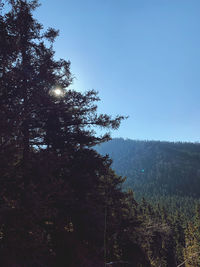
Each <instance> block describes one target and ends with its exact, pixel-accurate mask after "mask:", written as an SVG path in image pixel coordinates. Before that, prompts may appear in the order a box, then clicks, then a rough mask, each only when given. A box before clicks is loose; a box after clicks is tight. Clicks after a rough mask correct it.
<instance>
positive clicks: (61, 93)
mask: <svg viewBox="0 0 200 267" xmlns="http://www.w3.org/2000/svg"><path fill="white" fill-rule="evenodd" d="M54 94H55V95H56V96H62V95H63V91H62V90H61V89H60V88H56V89H55V90H54Z"/></svg>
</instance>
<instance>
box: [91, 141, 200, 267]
mask: <svg viewBox="0 0 200 267" xmlns="http://www.w3.org/2000/svg"><path fill="white" fill-rule="evenodd" d="M96 149H97V151H98V152H99V153H101V154H102V155H106V154H108V155H109V156H110V157H111V158H112V159H113V164H112V167H113V168H114V170H115V171H116V172H117V174H120V175H123V176H126V182H125V183H124V185H123V187H124V190H125V189H127V188H131V189H132V190H133V191H134V196H135V197H136V199H137V200H138V201H139V203H141V204H140V205H143V204H142V203H144V202H145V203H146V201H145V200H144V197H145V199H146V200H147V201H148V202H149V203H151V205H152V206H151V205H150V204H148V205H149V208H148V209H149V210H150V211H151V212H152V210H154V211H155V214H154V215H153V218H154V219H155V217H156V216H157V215H156V214H160V212H161V215H159V218H161V217H162V219H161V221H162V222H166V220H167V225H168V227H169V228H170V229H171V231H172V232H173V238H172V240H173V241H172V243H171V246H172V250H173V251H174V253H175V255H176V262H177V265H178V263H179V264H180V262H182V263H183V264H182V265H181V266H199V259H200V257H199V246H200V239H199V235H200V228H199V225H200V220H199V218H200V217H199V214H200V209H199V206H200V205H199V203H200V144H199V143H181V142H177V143H173V142H160V141H135V140H124V139H122V138H116V139H113V140H111V141H109V142H107V143H104V144H101V145H100V146H97V147H96ZM146 205H147V203H146ZM162 264H164V263H162ZM161 266H165V265H161ZM170 266H174V265H173V264H171V265H170Z"/></svg>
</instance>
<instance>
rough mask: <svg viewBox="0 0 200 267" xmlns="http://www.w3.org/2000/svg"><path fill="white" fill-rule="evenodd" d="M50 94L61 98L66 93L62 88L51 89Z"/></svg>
mask: <svg viewBox="0 0 200 267" xmlns="http://www.w3.org/2000/svg"><path fill="white" fill-rule="evenodd" d="M50 94H51V95H52V96H54V97H57V98H61V97H63V96H64V94H65V92H64V90H63V89H62V88H60V87H56V88H53V89H51V91H50Z"/></svg>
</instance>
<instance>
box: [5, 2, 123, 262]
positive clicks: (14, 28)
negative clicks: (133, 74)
mask: <svg viewBox="0 0 200 267" xmlns="http://www.w3.org/2000/svg"><path fill="white" fill-rule="evenodd" d="M8 2H9V9H8V10H3V15H2V16H1V17H0V19H1V29H0V31H1V32H0V33H1V38H0V40H1V43H2V46H1V49H2V50H1V52H2V53H1V55H2V57H1V62H0V63H1V66H0V70H1V74H2V75H1V79H0V84H1V89H0V90H1V91H0V108H1V126H2V127H1V132H0V134H1V135H0V136H1V144H0V156H1V159H2V162H3V163H5V165H3V166H2V167H1V168H0V173H1V197H2V198H1V202H0V208H1V215H0V225H1V235H2V238H1V239H0V243H1V249H0V255H1V261H2V266H12V265H14V264H15V265H16V264H18V265H20V266H22V265H23V266H34V267H35V266H41V265H44V266H66V265H68V266H80V262H81V264H82V265H81V266H90V264H92V263H91V261H92V260H91V259H92V258H94V257H96V260H95V262H96V266H98V260H100V259H101V260H102V259H103V253H102V249H103V247H104V240H103V239H104V238H103V237H104V227H105V225H104V218H105V206H107V207H108V209H109V210H112V209H111V208H110V206H112V205H113V204H111V203H113V200H114V198H116V199H119V201H120V199H121V198H123V193H122V192H121V189H120V185H121V182H122V181H121V179H120V178H118V177H117V176H115V175H114V173H112V172H110V164H111V162H110V160H109V159H108V158H107V157H102V156H100V155H99V154H98V153H97V152H95V151H94V150H93V149H92V148H91V147H92V146H94V145H96V144H98V143H101V142H103V141H105V140H108V139H109V138H110V136H109V134H107V133H106V134H105V135H103V136H100V137H98V136H97V135H96V134H95V132H94V131H95V127H101V128H112V129H116V128H118V126H119V124H120V121H121V120H122V119H123V117H120V116H119V117H116V118H114V119H112V118H111V117H110V116H108V115H105V114H100V115H97V105H96V104H95V102H96V101H99V98H98V96H97V93H96V92H95V91H89V92H86V93H85V94H82V93H79V92H75V91H70V90H67V88H68V86H69V85H70V84H71V82H72V77H71V73H70V62H69V61H65V60H63V59H61V60H57V61H56V60H55V59H54V51H53V46H52V45H53V42H54V39H55V37H56V36H57V34H58V32H57V31H56V30H54V29H51V28H49V29H48V30H47V31H46V32H43V31H42V25H41V24H40V23H38V22H37V21H36V20H35V19H34V18H33V11H34V10H35V8H37V6H38V2H37V1H36V0H34V1H25V0H24V1H22V0H10V1H8ZM46 41H49V46H47V44H46ZM56 88H57V89H56ZM55 89H56V90H59V97H58V96H57V97H56V96H55V93H56V91H55ZM5 151H7V154H6V155H5ZM5 156H6V158H5ZM4 158H5V159H4ZM106 177H110V178H109V179H108V180H109V182H106V184H107V185H106V186H107V187H109V191H110V198H111V199H113V200H112V201H111V200H107V201H106V202H105V179H107V178H106ZM106 181H107V180H106ZM111 196H112V197H111ZM117 203H118V202H117ZM116 205H117V204H116V203H115V209H116V207H117V206H116ZM111 217H112V216H111ZM111 224H112V223H111V222H110V225H111ZM71 244H74V246H73V245H71ZM66 248H67V252H66ZM78 250H79V252H78ZM99 251H100V252H99ZM75 254H78V255H79V256H77V257H73V256H72V257H71V256H70V255H75ZM89 259H90V260H89ZM84 260H85V261H86V262H85V263H83V262H84ZM62 262H63V263H62ZM62 264H64V265H62Z"/></svg>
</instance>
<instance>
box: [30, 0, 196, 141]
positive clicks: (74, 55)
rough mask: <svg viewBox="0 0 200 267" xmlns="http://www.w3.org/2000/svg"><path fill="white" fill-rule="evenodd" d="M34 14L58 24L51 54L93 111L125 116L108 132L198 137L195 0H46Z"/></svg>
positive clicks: (166, 137)
mask: <svg viewBox="0 0 200 267" xmlns="http://www.w3.org/2000/svg"><path fill="white" fill-rule="evenodd" d="M41 3H42V6H41V7H40V8H39V9H38V10H37V11H36V13H35V15H36V17H37V18H38V20H39V21H40V22H41V23H43V24H44V26H45V27H48V26H51V27H54V28H56V29H59V30H60V36H59V37H58V39H57V41H56V44H55V50H56V56H57V57H62V58H65V59H69V60H70V61H71V70H72V73H73V74H74V75H75V76H76V79H75V81H74V84H73V86H72V87H73V88H76V89H78V90H81V91H85V90H88V89H95V90H97V91H99V95H100V98H101V100H102V101H101V103H100V104H99V111H101V112H103V113H107V114H111V115H117V114H120V115H121V114H122V115H129V119H127V120H126V121H124V122H123V123H122V125H121V127H120V129H119V130H118V131H116V132H113V134H112V136H113V137H124V138H131V139H148V140H169V141H200V138H199V137H200V1H199V0H59V1H55V0H46V1H41Z"/></svg>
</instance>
